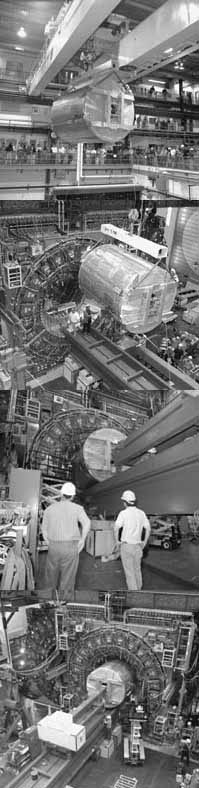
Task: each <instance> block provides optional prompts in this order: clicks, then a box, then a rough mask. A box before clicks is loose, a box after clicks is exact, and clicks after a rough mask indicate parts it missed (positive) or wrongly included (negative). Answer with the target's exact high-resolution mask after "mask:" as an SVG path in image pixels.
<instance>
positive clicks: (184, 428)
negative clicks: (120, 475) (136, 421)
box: [113, 392, 199, 465]
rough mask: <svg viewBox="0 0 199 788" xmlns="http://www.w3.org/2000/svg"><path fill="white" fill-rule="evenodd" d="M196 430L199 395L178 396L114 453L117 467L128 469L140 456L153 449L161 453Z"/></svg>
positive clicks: (198, 416) (133, 432) (198, 426)
mask: <svg viewBox="0 0 199 788" xmlns="http://www.w3.org/2000/svg"><path fill="white" fill-rule="evenodd" d="M198 429H199V392H198V396H196V397H193V398H192V397H190V396H189V395H184V396H183V395H181V394H179V396H178V397H176V399H175V400H171V402H169V404H168V405H166V407H165V408H163V409H162V410H160V411H159V413H156V415H155V416H153V418H152V419H150V420H149V421H148V422H147V423H146V424H145V425H144V427H142V429H140V430H139V432H137V433H135V431H132V432H131V433H129V435H128V438H127V439H126V441H125V442H124V443H123V445H122V447H120V446H118V448H117V449H115V451H114V455H113V456H114V460H115V462H116V464H117V465H123V464H126V465H130V464H131V463H133V462H135V460H136V459H137V458H138V457H140V456H141V455H142V454H146V452H147V451H149V449H151V448H153V447H155V448H158V449H161V450H162V449H164V448H166V447H168V446H169V445H170V446H171V445H174V444H176V443H179V442H180V441H182V440H184V439H185V438H186V437H188V436H189V435H191V434H192V435H193V432H197V431H198Z"/></svg>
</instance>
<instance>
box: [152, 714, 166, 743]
mask: <svg viewBox="0 0 199 788" xmlns="http://www.w3.org/2000/svg"><path fill="white" fill-rule="evenodd" d="M165 726H166V717H161V716H160V715H159V716H158V717H156V719H155V721H154V728H153V732H154V736H157V737H158V739H162V738H163V736H164V733H165Z"/></svg>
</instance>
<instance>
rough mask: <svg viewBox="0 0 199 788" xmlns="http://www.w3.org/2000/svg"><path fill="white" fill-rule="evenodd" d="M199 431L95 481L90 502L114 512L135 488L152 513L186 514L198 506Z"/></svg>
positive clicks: (100, 508)
mask: <svg viewBox="0 0 199 788" xmlns="http://www.w3.org/2000/svg"><path fill="white" fill-rule="evenodd" d="M198 478H199V435H196V436H194V437H193V438H189V439H188V440H184V441H182V442H181V443H178V444H177V446H172V448H170V449H167V450H165V451H162V452H161V453H157V455H156V456H154V455H148V456H147V457H146V459H144V458H143V461H142V462H138V463H137V464H136V465H134V466H133V468H129V469H128V470H126V471H122V472H120V473H116V474H114V476H112V477H111V478H109V479H106V481H105V482H102V483H100V484H97V485H96V484H95V485H94V486H93V487H92V488H91V489H90V490H89V491H87V492H88V498H89V502H90V503H92V502H95V506H98V507H99V510H100V511H102V512H103V511H105V512H106V514H107V516H108V515H110V516H113V514H114V513H115V511H117V510H119V509H121V495H122V493H123V491H124V490H126V489H133V490H134V492H135V494H136V498H137V500H138V503H139V506H140V507H141V508H143V509H145V511H147V513H148V514H149V515H155V514H156V513H157V512H158V513H159V514H160V515H161V514H171V515H182V514H190V513H192V512H194V511H195V510H196V509H197V507H198V495H199V493H198Z"/></svg>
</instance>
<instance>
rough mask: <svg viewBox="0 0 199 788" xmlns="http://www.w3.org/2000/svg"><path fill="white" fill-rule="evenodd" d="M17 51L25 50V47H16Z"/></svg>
mask: <svg viewBox="0 0 199 788" xmlns="http://www.w3.org/2000/svg"><path fill="white" fill-rule="evenodd" d="M15 49H16V52H24V47H15Z"/></svg>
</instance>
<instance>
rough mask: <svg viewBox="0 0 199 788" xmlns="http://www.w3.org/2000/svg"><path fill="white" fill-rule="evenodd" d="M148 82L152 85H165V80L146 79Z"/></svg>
mask: <svg viewBox="0 0 199 788" xmlns="http://www.w3.org/2000/svg"><path fill="white" fill-rule="evenodd" d="M148 82H152V83H153V85H165V79H148Z"/></svg>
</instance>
